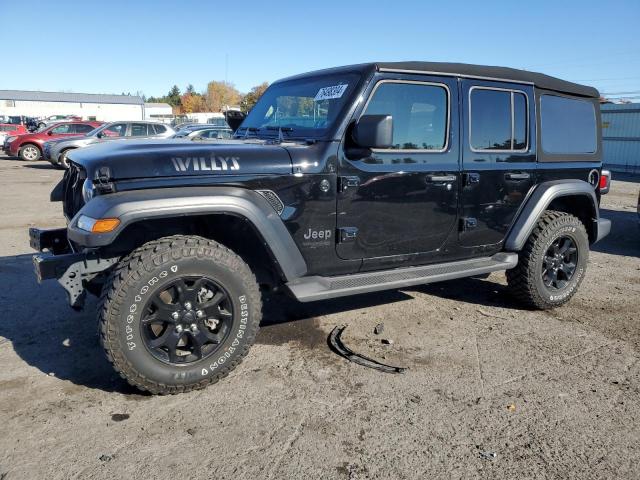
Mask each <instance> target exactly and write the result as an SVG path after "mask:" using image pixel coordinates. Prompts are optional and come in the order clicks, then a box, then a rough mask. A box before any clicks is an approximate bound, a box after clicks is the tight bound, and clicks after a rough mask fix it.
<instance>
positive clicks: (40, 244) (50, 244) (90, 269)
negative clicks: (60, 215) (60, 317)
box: [29, 228, 118, 309]
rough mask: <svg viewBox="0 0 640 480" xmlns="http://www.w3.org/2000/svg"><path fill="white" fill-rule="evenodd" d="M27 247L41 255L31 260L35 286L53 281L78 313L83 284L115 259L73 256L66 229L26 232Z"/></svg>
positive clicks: (83, 295) (90, 254) (93, 254)
mask: <svg viewBox="0 0 640 480" xmlns="http://www.w3.org/2000/svg"><path fill="white" fill-rule="evenodd" d="M29 244H30V245H31V247H32V248H33V249H35V250H38V251H39V252H45V251H46V253H42V254H38V255H34V256H33V269H34V271H35V275H36V278H37V280H38V283H42V281H43V280H57V281H58V283H60V285H62V287H63V288H64V289H65V290H66V292H67V297H68V300H69V305H71V307H73V308H75V309H81V308H82V307H83V305H84V300H85V298H86V288H85V286H86V282H88V281H90V280H92V279H93V278H94V277H96V276H97V275H98V274H100V273H101V272H104V271H105V270H107V269H109V268H110V267H111V266H113V265H114V264H115V263H116V262H117V261H118V258H101V257H100V256H99V254H98V253H97V252H95V251H83V252H74V251H72V249H71V246H70V244H69V241H68V239H67V229H66V228H57V229H53V230H41V229H39V228H30V229H29Z"/></svg>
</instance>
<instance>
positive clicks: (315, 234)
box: [303, 229, 331, 240]
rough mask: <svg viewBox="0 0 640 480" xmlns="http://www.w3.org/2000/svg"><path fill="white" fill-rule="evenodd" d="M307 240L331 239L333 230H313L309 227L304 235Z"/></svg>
mask: <svg viewBox="0 0 640 480" xmlns="http://www.w3.org/2000/svg"><path fill="white" fill-rule="evenodd" d="M303 237H304V239H305V240H329V239H330V238H331V230H312V229H309V231H308V232H307V233H305V234H304V235H303Z"/></svg>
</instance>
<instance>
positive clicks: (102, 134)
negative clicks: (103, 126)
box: [96, 132, 104, 138]
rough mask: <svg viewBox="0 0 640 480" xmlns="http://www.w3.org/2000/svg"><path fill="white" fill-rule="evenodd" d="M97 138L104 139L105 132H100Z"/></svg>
mask: <svg viewBox="0 0 640 480" xmlns="http://www.w3.org/2000/svg"><path fill="white" fill-rule="evenodd" d="M96 137H98V138H102V137H104V132H98V133H97V134H96Z"/></svg>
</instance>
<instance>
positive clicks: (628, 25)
mask: <svg viewBox="0 0 640 480" xmlns="http://www.w3.org/2000/svg"><path fill="white" fill-rule="evenodd" d="M519 3H522V4H523V5H519ZM0 37H1V38H3V40H4V41H5V42H7V43H6V44H5V45H6V47H7V48H2V49H0V51H2V52H3V53H2V63H1V65H2V66H0V89H23V90H51V91H76V92H90V93H120V92H122V91H125V92H132V93H133V92H136V91H141V92H144V93H145V94H146V95H162V94H164V93H166V92H167V91H168V90H169V88H170V87H171V86H172V85H173V84H177V85H178V86H179V87H180V88H181V89H184V87H185V86H186V85H187V84H188V83H192V84H193V85H194V86H195V88H196V90H199V91H201V90H204V89H205V87H206V84H207V82H208V81H210V80H224V79H225V75H226V76H227V78H228V80H229V81H231V82H233V83H234V84H235V85H236V86H237V87H238V88H239V89H240V90H241V91H243V92H246V91H248V90H249V89H250V88H251V87H252V86H253V85H256V84H258V83H260V82H262V81H273V80H276V79H278V78H281V77H284V76H288V75H291V74H295V73H300V72H304V71H308V70H313V69H318V68H324V67H330V66H337V65H345V64H350V63H359V62H366V61H375V60H387V61H393V60H432V61H459V62H468V63H480V64H487V65H502V66H511V67H516V68H525V69H529V70H537V71H541V72H543V73H548V74H551V75H557V76H559V77H562V78H564V79H567V80H573V81H578V82H582V83H587V84H590V85H594V86H596V87H597V88H599V89H600V90H601V91H603V92H607V93H608V92H627V91H640V1H638V0H629V1H616V0H611V1H608V2H604V1H599V2H595V1H591V0H582V1H560V0H555V1H546V0H538V1H536V2H526V5H524V2H517V1H514V0H512V1H491V0H485V1H482V2H472V1H469V2H465V1H459V2H457V3H456V4H454V3H453V2H442V1H438V2H436V1H427V0H422V1H402V0H395V1H393V2H386V1H371V0H369V1H348V0H342V1H332V0H330V1H322V2H304V1H303V0H298V1H276V0H270V1H261V2H254V1H251V0H243V1H239V2H238V1H234V2H214V1H191V0H171V1H165V0H156V1H134V0H129V1H120V0H109V1H106V2H73V1H65V0H56V1H51V2H44V1H37V0H36V1H33V0H30V1H16V0H0ZM225 59H228V69H226V68H225V64H226V63H227V62H225ZM638 98H639V99H640V95H638ZM636 101H639V100H636Z"/></svg>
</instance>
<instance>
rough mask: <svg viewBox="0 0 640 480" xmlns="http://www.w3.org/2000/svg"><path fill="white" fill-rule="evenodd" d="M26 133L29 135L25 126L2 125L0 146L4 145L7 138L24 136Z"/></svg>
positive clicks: (0, 126) (0, 124)
mask: <svg viewBox="0 0 640 480" xmlns="http://www.w3.org/2000/svg"><path fill="white" fill-rule="evenodd" d="M25 133H28V130H27V128H26V127H25V126H24V125H14V124H11V123H0V145H4V141H5V140H6V139H7V137H13V136H17V135H23V134H25Z"/></svg>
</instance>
